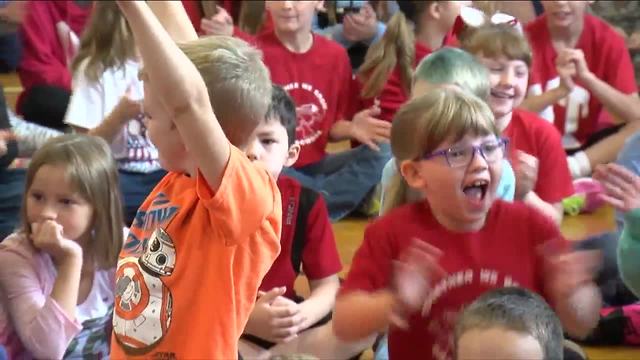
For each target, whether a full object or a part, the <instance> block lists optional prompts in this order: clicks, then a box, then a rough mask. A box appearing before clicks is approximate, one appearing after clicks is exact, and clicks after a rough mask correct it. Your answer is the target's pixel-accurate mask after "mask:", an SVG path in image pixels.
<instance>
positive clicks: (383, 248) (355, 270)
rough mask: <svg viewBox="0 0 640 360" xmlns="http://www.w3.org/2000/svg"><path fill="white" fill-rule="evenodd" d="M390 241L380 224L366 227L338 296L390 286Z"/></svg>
mask: <svg viewBox="0 0 640 360" xmlns="http://www.w3.org/2000/svg"><path fill="white" fill-rule="evenodd" d="M383 219H384V218H383ZM391 240H392V238H391V237H390V236H389V235H388V234H387V232H386V231H385V230H384V228H383V224H382V223H381V222H375V223H373V224H372V225H369V226H368V227H367V229H366V230H365V232H364V241H363V242H362V245H361V246H360V248H359V249H358V251H357V252H356V254H355V256H354V257H353V261H352V263H351V269H350V271H349V275H347V278H346V280H345V281H344V283H343V284H342V287H341V289H340V294H345V293H348V292H351V291H354V290H363V291H367V292H373V291H377V290H380V289H383V288H385V287H387V286H389V285H390V283H391V262H392V261H393V259H394V253H393V247H392V244H391Z"/></svg>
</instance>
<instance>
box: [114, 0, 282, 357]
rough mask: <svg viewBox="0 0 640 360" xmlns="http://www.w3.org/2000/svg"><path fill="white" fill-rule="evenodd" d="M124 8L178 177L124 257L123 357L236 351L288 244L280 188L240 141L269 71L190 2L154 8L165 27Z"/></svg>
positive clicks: (145, 213)
mask: <svg viewBox="0 0 640 360" xmlns="http://www.w3.org/2000/svg"><path fill="white" fill-rule="evenodd" d="M118 4H119V6H120V8H121V10H122V12H123V14H124V16H125V18H126V19H127V20H128V22H129V25H130V26H131V30H132V31H133V34H134V35H135V38H136V44H138V47H139V49H140V54H141V56H142V62H143V63H144V70H143V73H142V74H141V77H142V79H143V81H144V82H145V97H144V102H145V111H146V112H147V113H148V115H147V116H148V125H147V126H148V129H149V136H150V138H151V140H152V141H153V143H154V144H155V145H156V147H157V148H158V152H159V156H160V162H161V164H162V165H163V167H164V168H165V169H166V170H167V171H168V174H167V175H166V176H165V177H164V178H163V179H162V180H161V181H160V183H158V185H157V186H156V188H155V189H154V190H153V191H152V192H151V194H149V196H148V197H147V199H146V200H145V201H144V202H143V203H142V205H141V207H140V210H139V211H138V214H137V215H136V219H135V221H134V222H133V225H132V227H131V232H130V235H129V237H128V238H127V241H126V243H125V246H124V248H123V252H122V253H121V254H120V259H119V261H118V269H117V272H116V281H115V284H116V299H115V311H114V318H113V328H114V337H113V340H112V346H111V356H112V357H113V358H118V359H120V358H125V357H131V358H133V357H144V358H149V357H175V358H208V359H231V358H236V357H237V356H238V350H237V343H238V338H239V337H240V335H241V334H242V331H243V329H244V327H245V324H246V321H247V319H248V316H249V314H250V313H251V310H252V308H253V305H254V303H255V297H256V294H257V292H258V286H259V285H260V282H261V281H262V278H263V276H264V275H265V274H266V272H267V270H268V269H269V267H270V266H271V264H272V263H273V261H274V260H275V258H276V256H277V254H278V252H279V251H280V244H279V238H280V225H281V219H282V213H281V212H282V205H281V202H280V194H279V192H278V189H277V187H276V183H275V181H274V180H273V179H272V178H271V176H270V175H269V174H268V173H267V171H266V170H265V169H263V168H261V167H257V166H254V165H253V164H251V163H250V161H249V160H248V159H247V157H246V155H245V154H244V153H242V152H241V150H239V149H238V147H237V146H239V147H241V148H243V149H244V148H245V147H246V146H247V144H248V142H249V138H250V136H251V134H252V133H253V132H254V130H255V128H256V127H257V125H258V124H259V123H260V122H261V121H263V118H264V114H265V113H266V110H267V106H268V104H269V99H270V98H271V84H270V82H269V74H268V71H267V69H266V68H265V66H264V65H263V64H262V62H261V61H260V54H259V52H258V51H256V50H255V49H253V48H251V47H250V46H248V45H247V44H246V43H244V42H243V41H241V40H238V39H234V38H229V37H209V38H203V39H200V40H198V39H197V34H196V33H195V31H194V30H193V27H191V25H190V24H189V19H188V17H187V15H186V14H185V13H184V8H182V5H181V3H179V2H158V3H154V6H156V7H157V8H156V10H157V11H158V13H160V14H163V15H164V16H163V24H161V23H160V22H158V20H157V19H156V17H155V16H154V14H153V13H152V11H151V9H149V5H147V4H146V3H144V2H137V1H122V2H119V3H118ZM161 10H162V11H161ZM163 25H164V26H165V27H166V28H167V29H171V30H172V32H173V34H174V39H175V41H177V42H181V43H183V44H182V45H181V47H182V48H181V49H179V48H178V47H177V45H176V44H175V43H174V40H172V39H171V37H169V35H168V34H167V32H166V31H165V30H164V29H163ZM194 39H195V41H191V40H194ZM181 50H182V51H181ZM213 109H215V113H214V110H213ZM225 135H226V136H225ZM227 139H228V140H227ZM185 336H188V337H189V338H188V339H189V341H185Z"/></svg>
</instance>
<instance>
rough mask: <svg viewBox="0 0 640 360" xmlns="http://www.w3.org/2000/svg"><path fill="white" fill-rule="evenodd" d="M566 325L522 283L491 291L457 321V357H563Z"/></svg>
mask: <svg viewBox="0 0 640 360" xmlns="http://www.w3.org/2000/svg"><path fill="white" fill-rule="evenodd" d="M563 338H564V335H563V333H562V325H561V324H560V319H558V317H557V316H556V314H555V313H554V312H553V310H552V309H551V307H549V305H548V304H547V303H546V302H545V301H544V299H543V298H541V297H540V296H539V295H537V294H534V293H532V292H531V291H529V290H526V289H523V288H519V287H505V288H500V289H495V290H491V291H487V292H486V293H484V294H483V295H481V296H480V297H479V298H477V299H476V300H475V301H474V302H473V303H471V305H469V306H467V308H465V309H464V311H463V312H462V314H461V315H460V317H459V318H458V321H457V323H456V328H455V335H454V346H455V352H456V358H457V359H459V360H465V359H513V360H516V359H522V360H552V359H562V358H563V350H562V340H563Z"/></svg>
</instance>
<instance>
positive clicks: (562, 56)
mask: <svg viewBox="0 0 640 360" xmlns="http://www.w3.org/2000/svg"><path fill="white" fill-rule="evenodd" d="M556 63H560V64H562V65H565V66H566V65H569V64H573V65H574V66H575V69H576V76H577V77H578V79H580V80H583V81H584V80H587V79H588V78H590V77H592V76H593V73H592V72H591V70H589V66H588V65H587V60H585V58H584V52H582V50H580V49H562V50H560V52H559V54H558V58H557V59H556Z"/></svg>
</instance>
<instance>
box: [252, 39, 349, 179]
mask: <svg viewBox="0 0 640 360" xmlns="http://www.w3.org/2000/svg"><path fill="white" fill-rule="evenodd" d="M256 44H257V46H258V48H260V49H261V50H262V52H263V54H264V63H265V64H266V65H267V67H268V68H269V70H270V71H271V80H272V81H273V82H274V83H275V84H278V85H281V86H282V87H284V89H285V90H286V91H287V92H288V93H289V95H291V97H292V98H293V100H294V101H295V103H296V112H297V116H298V127H297V129H296V139H297V141H298V143H299V144H300V145H301V147H302V149H301V151H300V158H299V159H298V161H297V162H296V164H295V167H302V166H304V165H308V164H312V163H315V162H318V161H320V160H321V159H322V158H324V156H325V155H326V152H325V148H326V146H327V142H328V141H329V131H330V130H331V127H332V126H333V125H334V124H335V123H336V121H338V120H348V119H350V114H349V113H350V108H351V106H350V104H349V102H350V95H351V89H350V88H351V83H352V75H351V63H350V62H349V57H348V56H347V52H346V50H345V49H344V48H343V47H342V46H341V45H340V44H338V43H336V42H335V41H332V40H329V39H327V38H325V37H323V36H321V35H317V34H313V45H312V46H311V48H310V49H309V50H308V51H307V52H305V53H303V54H297V53H293V52H291V51H289V50H288V49H287V48H286V47H284V45H282V43H281V42H280V40H279V39H278V38H277V37H276V34H275V32H273V31H271V32H269V33H265V34H261V35H259V36H258V37H256Z"/></svg>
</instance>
